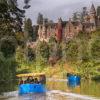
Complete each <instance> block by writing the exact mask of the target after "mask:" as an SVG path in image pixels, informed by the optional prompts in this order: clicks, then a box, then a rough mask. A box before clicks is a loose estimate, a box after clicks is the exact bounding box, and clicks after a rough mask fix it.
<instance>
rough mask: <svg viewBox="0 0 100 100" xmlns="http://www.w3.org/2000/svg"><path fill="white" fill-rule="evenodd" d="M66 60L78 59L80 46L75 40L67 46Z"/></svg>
mask: <svg viewBox="0 0 100 100" xmlns="http://www.w3.org/2000/svg"><path fill="white" fill-rule="evenodd" d="M65 52H66V59H67V60H72V61H75V60H77V58H78V44H77V42H76V41H75V40H70V41H68V42H67V43H66V46H65Z"/></svg>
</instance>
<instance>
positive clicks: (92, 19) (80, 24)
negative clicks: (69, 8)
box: [38, 4, 100, 42]
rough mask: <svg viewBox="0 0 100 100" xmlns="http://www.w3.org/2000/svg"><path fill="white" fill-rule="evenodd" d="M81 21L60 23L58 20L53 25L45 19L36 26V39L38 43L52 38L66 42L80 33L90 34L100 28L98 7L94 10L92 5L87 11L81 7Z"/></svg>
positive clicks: (99, 9) (99, 10)
mask: <svg viewBox="0 0 100 100" xmlns="http://www.w3.org/2000/svg"><path fill="white" fill-rule="evenodd" d="M80 18H81V19H78V20H75V21H74V20H71V19H69V21H62V19H61V18H59V19H58V22H57V23H53V22H52V21H49V20H47V19H43V23H39V24H38V39H39V40H40V41H47V42H48V41H49V39H50V37H51V36H54V37H55V39H56V40H57V41H62V40H68V39H71V38H73V37H74V36H76V35H77V34H79V33H80V32H85V33H91V32H93V31H95V30H96V29H97V28H100V7H97V10H96V9H95V7H94V5H93V4H92V6H91V8H90V10H89V11H87V8H86V7H83V12H82V14H81V17H80Z"/></svg>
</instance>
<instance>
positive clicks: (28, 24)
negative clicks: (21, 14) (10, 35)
mask: <svg viewBox="0 0 100 100" xmlns="http://www.w3.org/2000/svg"><path fill="white" fill-rule="evenodd" d="M24 31H25V34H27V35H26V36H27V38H29V37H30V38H31V39H33V27H32V21H31V19H30V18H28V19H25V22H24Z"/></svg>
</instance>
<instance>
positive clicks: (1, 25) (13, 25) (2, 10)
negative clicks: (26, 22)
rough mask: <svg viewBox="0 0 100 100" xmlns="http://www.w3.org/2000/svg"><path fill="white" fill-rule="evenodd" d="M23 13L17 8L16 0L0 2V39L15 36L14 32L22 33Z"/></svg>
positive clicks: (0, 0)
mask: <svg viewBox="0 0 100 100" xmlns="http://www.w3.org/2000/svg"><path fill="white" fill-rule="evenodd" d="M24 13H25V11H24V10H21V9H19V8H18V5H17V0H0V38H2V37H3V36H5V35H7V36H15V32H19V31H22V28H21V26H22V18H23V17H24Z"/></svg>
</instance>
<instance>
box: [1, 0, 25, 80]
mask: <svg viewBox="0 0 100 100" xmlns="http://www.w3.org/2000/svg"><path fill="white" fill-rule="evenodd" d="M24 13H25V10H22V9H20V8H18V4H17V0H0V52H1V53H2V55H0V77H1V79H3V80H10V79H14V77H15V75H16V66H17V64H16V60H15V56H14V54H15V51H16V47H17V41H16V40H17V39H16V32H22V25H23V18H24ZM1 71H2V72H1Z"/></svg>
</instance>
